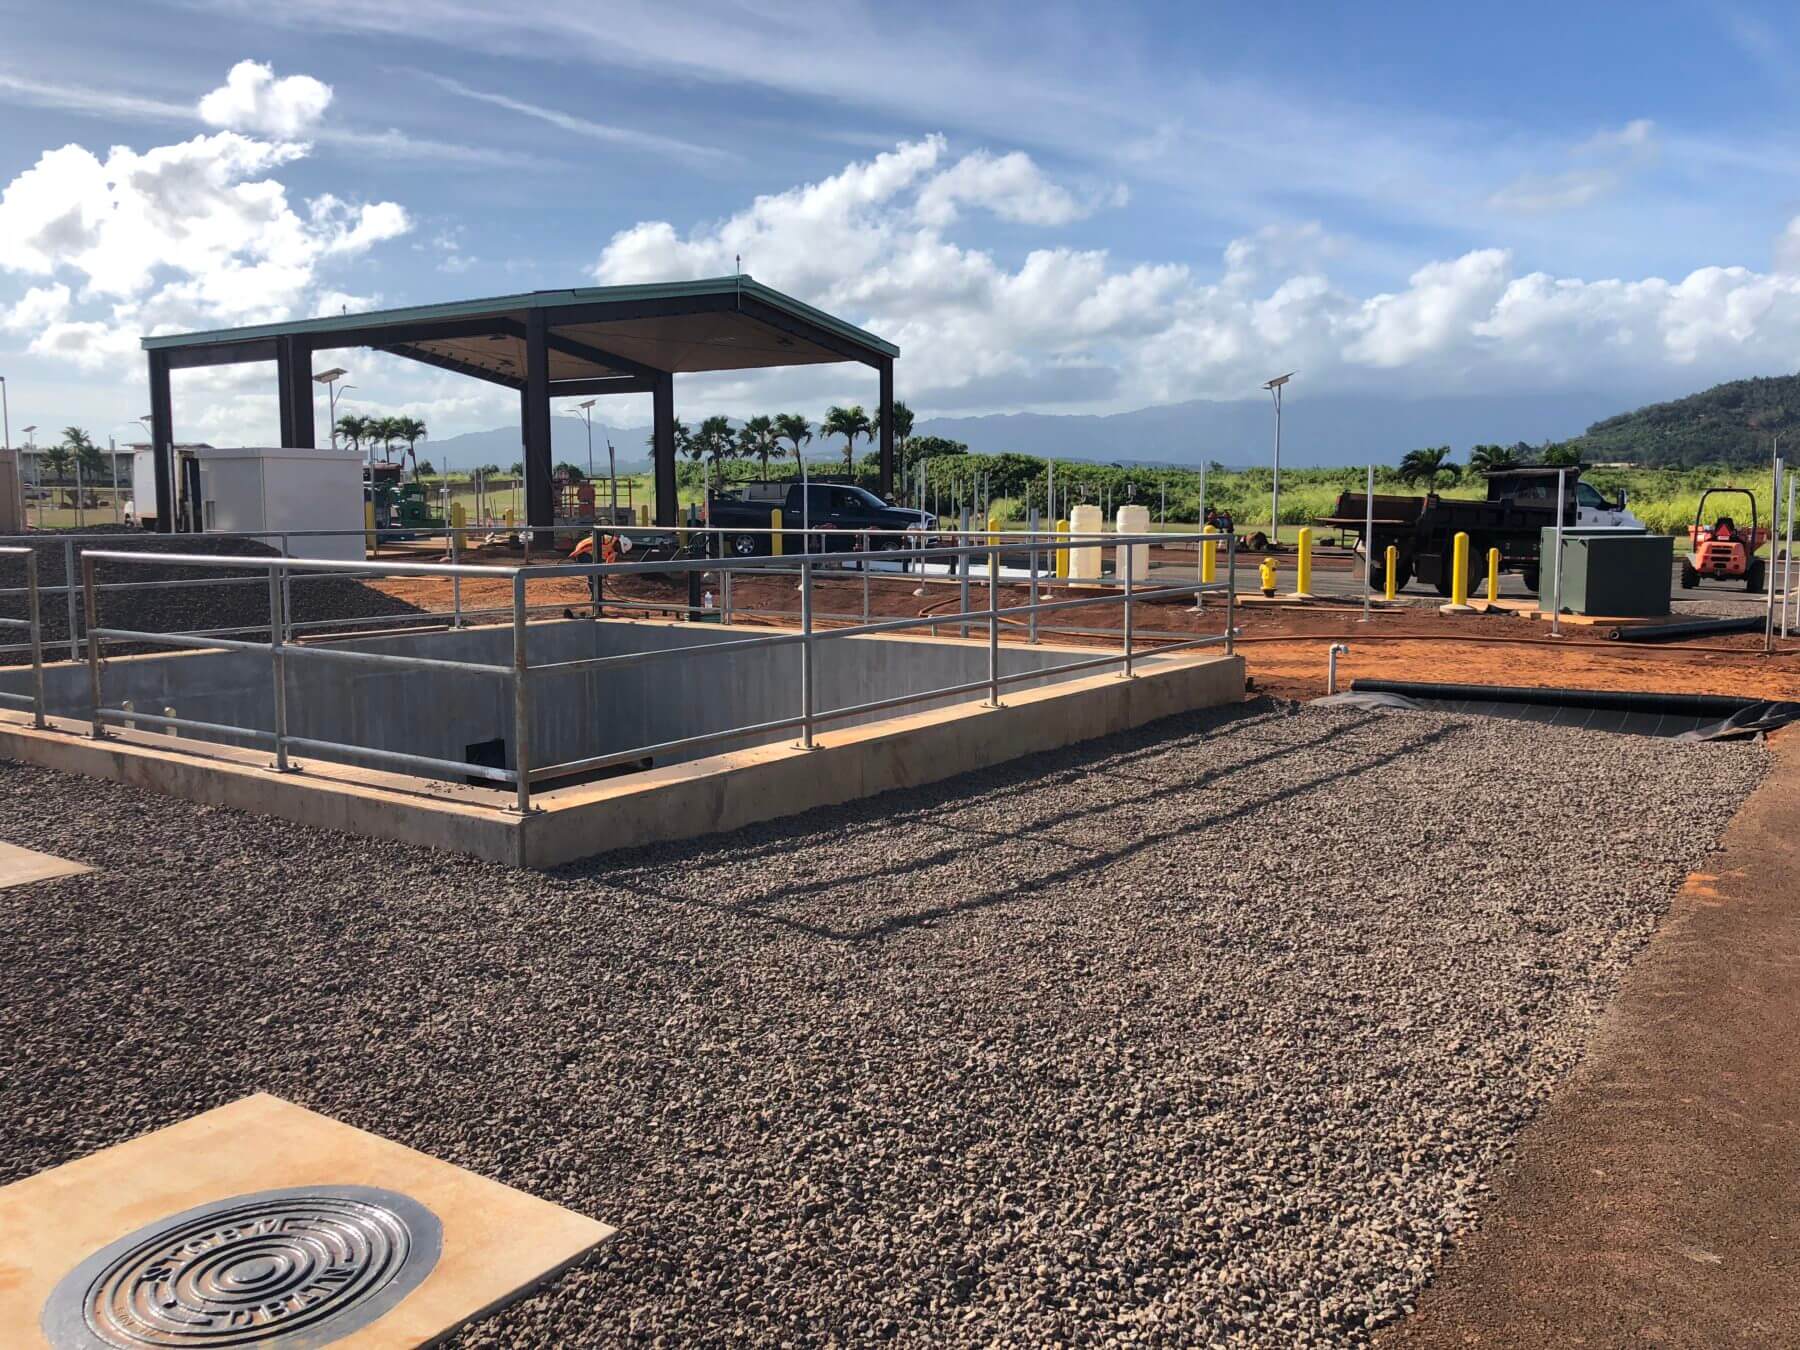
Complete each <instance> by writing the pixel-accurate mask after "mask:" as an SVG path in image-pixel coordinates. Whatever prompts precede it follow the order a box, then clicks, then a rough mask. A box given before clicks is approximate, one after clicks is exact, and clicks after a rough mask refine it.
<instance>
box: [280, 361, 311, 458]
mask: <svg viewBox="0 0 1800 1350" xmlns="http://www.w3.org/2000/svg"><path fill="white" fill-rule="evenodd" d="M275 383H276V388H277V391H278V393H279V395H280V398H279V402H280V405H281V443H282V445H284V446H291V447H298V448H300V449H305V450H311V449H313V448H314V447H315V441H314V438H313V387H312V348H311V347H310V346H308V345H307V342H306V339H305V338H302V337H292V336H290V337H283V338H277V339H276V356H275Z"/></svg>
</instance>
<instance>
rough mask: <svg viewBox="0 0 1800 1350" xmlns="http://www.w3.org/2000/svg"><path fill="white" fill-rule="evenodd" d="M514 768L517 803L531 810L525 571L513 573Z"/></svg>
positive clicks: (525, 811) (524, 811)
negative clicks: (516, 783)
mask: <svg viewBox="0 0 1800 1350" xmlns="http://www.w3.org/2000/svg"><path fill="white" fill-rule="evenodd" d="M512 610H513V612H512V630H513V673H512V685H513V772H514V773H515V774H517V775H518V779H519V783H518V789H519V790H518V797H517V801H516V805H517V807H518V811H519V814H520V815H522V816H525V815H530V814H531V681H530V673H531V663H530V659H529V657H528V656H527V654H526V650H525V632H526V629H525V574H524V573H523V572H518V573H515V574H514V576H513V596H512Z"/></svg>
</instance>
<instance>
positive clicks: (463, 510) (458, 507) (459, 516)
mask: <svg viewBox="0 0 1800 1350" xmlns="http://www.w3.org/2000/svg"><path fill="white" fill-rule="evenodd" d="M468 523H469V508H468V507H466V506H464V505H463V504H462V503H461V502H451V503H450V528H451V529H455V530H460V529H464V528H466V527H467V526H468Z"/></svg>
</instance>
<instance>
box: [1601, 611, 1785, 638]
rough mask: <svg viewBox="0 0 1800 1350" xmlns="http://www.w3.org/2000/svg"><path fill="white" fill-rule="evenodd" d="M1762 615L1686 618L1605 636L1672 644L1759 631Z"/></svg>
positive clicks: (1613, 630)
mask: <svg viewBox="0 0 1800 1350" xmlns="http://www.w3.org/2000/svg"><path fill="white" fill-rule="evenodd" d="M1765 619H1766V616H1765V615H1762V614H1755V615H1752V616H1751V617H1749V618H1747V619H1690V620H1689V621H1687V622H1686V623H1657V624H1642V625H1633V626H1632V627H1630V628H1613V629H1609V630H1608V631H1607V634H1606V636H1607V637H1609V638H1611V639H1612V640H1613V641H1614V642H1672V641H1674V640H1675V639H1676V638H1689V637H1711V636H1712V635H1713V634H1715V633H1756V632H1761V631H1762V628H1763V625H1764V621H1765Z"/></svg>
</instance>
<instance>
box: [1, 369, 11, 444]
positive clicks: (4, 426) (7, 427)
mask: <svg viewBox="0 0 1800 1350" xmlns="http://www.w3.org/2000/svg"><path fill="white" fill-rule="evenodd" d="M0 435H4V436H5V443H4V448H5V449H7V450H10V449H12V409H11V408H9V407H8V406H7V404H6V376H4V375H0Z"/></svg>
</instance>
